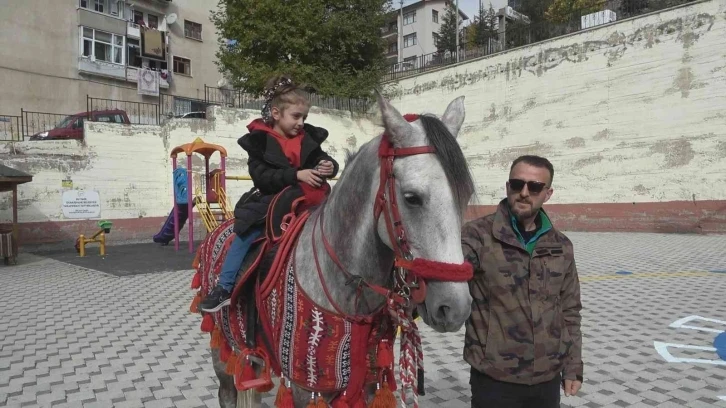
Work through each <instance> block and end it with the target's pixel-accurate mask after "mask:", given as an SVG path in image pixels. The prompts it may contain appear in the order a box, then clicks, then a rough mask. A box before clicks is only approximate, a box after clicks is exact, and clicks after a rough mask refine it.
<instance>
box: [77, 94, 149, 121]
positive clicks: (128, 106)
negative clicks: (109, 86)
mask: <svg viewBox="0 0 726 408" xmlns="http://www.w3.org/2000/svg"><path fill="white" fill-rule="evenodd" d="M113 110H121V111H124V112H126V116H128V118H129V121H130V122H131V124H133V125H158V124H159V121H160V117H159V104H158V103H146V102H132V101H119V100H114V99H101V98H92V97H90V96H86V111H87V112H88V120H91V121H93V120H94V116H93V115H92V112H95V111H113Z"/></svg>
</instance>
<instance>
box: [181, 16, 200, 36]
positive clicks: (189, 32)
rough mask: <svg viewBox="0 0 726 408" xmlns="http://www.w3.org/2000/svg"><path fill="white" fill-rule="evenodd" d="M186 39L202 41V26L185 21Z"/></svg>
mask: <svg viewBox="0 0 726 408" xmlns="http://www.w3.org/2000/svg"><path fill="white" fill-rule="evenodd" d="M184 37H187V38H191V39H194V40H199V41H202V25H201V24H198V23H195V22H193V21H189V20H184Z"/></svg>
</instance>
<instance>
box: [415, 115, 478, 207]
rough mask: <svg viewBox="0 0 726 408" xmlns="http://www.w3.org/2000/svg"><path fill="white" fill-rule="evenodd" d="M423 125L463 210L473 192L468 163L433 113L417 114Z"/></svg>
mask: <svg viewBox="0 0 726 408" xmlns="http://www.w3.org/2000/svg"><path fill="white" fill-rule="evenodd" d="M419 119H420V120H421V124H422V125H423V128H424V131H425V132H426V137H427V139H428V141H429V143H430V144H431V146H433V147H434V148H436V157H437V158H438V159H439V162H440V163H441V167H443V169H444V172H445V173H446V177H447V178H448V179H449V185H451V188H452V190H453V193H454V199H455V200H456V203H457V205H458V207H459V208H460V209H461V211H463V210H464V209H465V208H466V206H467V205H468V204H469V199H470V198H471V196H472V195H473V194H474V191H475V187H474V179H473V178H472V176H471V171H470V170H469V164H468V163H467V161H466V158H465V157H464V152H462V151H461V146H459V142H457V141H456V138H455V137H454V135H452V134H451V132H449V129H448V128H447V127H446V125H444V123H443V122H441V120H439V118H437V117H435V116H433V115H428V114H426V115H421V116H419Z"/></svg>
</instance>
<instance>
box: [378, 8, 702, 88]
mask: <svg viewBox="0 0 726 408" xmlns="http://www.w3.org/2000/svg"><path fill="white" fill-rule="evenodd" d="M694 1H696V0H619V1H613V0H607V1H604V2H603V6H602V7H600V9H604V10H611V11H613V12H614V13H615V17H616V19H615V20H614V21H619V20H623V19H626V18H631V17H636V16H640V15H644V14H648V13H653V12H657V11H661V10H664V9H667V8H671V7H676V6H681V5H685V4H688V3H692V2H694ZM596 12H597V11H593V9H592V8H588V9H583V10H575V11H573V12H571V13H569V14H567V15H565V16H558V17H556V18H555V17H553V16H550V17H547V15H546V13H547V10H546V9H545V8H542V7H540V9H538V10H536V11H531V12H530V13H529V14H530V15H527V13H526V12H524V14H525V15H527V17H528V18H529V19H530V22H529V23H525V22H523V21H514V22H507V23H506V24H507V25H506V27H505V29H504V30H503V32H498V33H497V36H496V37H494V38H490V39H488V43H485V44H461V45H460V46H459V60H458V62H463V61H467V60H471V59H474V58H479V57H483V56H487V55H491V54H493V53H496V52H500V51H504V50H508V49H512V48H517V47H521V46H525V45H530V44H534V43H538V42H541V41H545V40H549V39H552V38H557V37H561V36H564V35H567V34H571V33H574V32H578V31H582V30H584V29H587V28H590V27H592V26H594V25H590V24H585V25H584V26H583V23H584V22H583V17H584V16H587V15H589V14H592V13H596ZM600 24H602V23H600ZM456 63H457V59H456V52H454V51H453V50H451V51H449V50H446V51H436V52H433V53H430V54H426V55H422V56H419V57H416V58H415V59H409V60H404V61H402V62H396V63H393V64H390V65H389V66H388V68H387V70H386V73H385V74H384V75H383V78H382V79H381V80H382V81H383V82H388V81H393V80H397V79H400V78H404V77H409V76H412V75H417V74H420V73H423V72H426V71H430V70H433V69H437V68H440V67H443V66H447V65H451V64H456Z"/></svg>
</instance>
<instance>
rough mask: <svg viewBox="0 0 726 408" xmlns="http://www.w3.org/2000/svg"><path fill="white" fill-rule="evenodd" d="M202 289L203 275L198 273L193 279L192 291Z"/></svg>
mask: <svg viewBox="0 0 726 408" xmlns="http://www.w3.org/2000/svg"><path fill="white" fill-rule="evenodd" d="M201 287H202V274H201V273H199V272H197V273H195V274H194V277H193V278H192V289H199V288H201Z"/></svg>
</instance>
